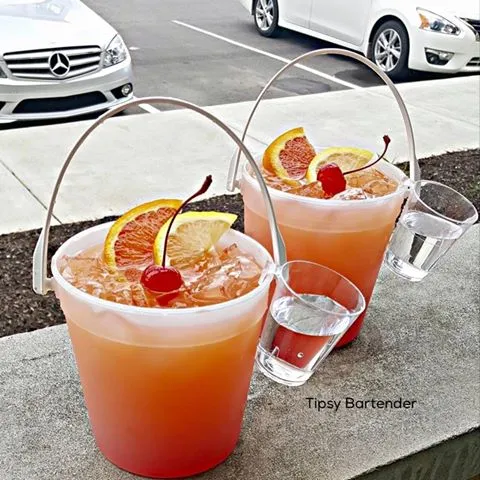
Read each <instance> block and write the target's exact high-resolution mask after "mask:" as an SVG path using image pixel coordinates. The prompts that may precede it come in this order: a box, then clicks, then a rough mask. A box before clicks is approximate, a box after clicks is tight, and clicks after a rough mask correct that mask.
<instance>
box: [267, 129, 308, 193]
mask: <svg viewBox="0 0 480 480" xmlns="http://www.w3.org/2000/svg"><path fill="white" fill-rule="evenodd" d="M313 157H315V149H314V148H313V147H312V145H310V142H309V141H308V140H307V137H306V136H305V131H304V130H303V128H302V127H298V128H294V129H292V130H289V131H288V132H285V133H283V134H282V135H280V136H279V137H278V138H276V139H275V140H274V141H273V142H272V143H271V144H270V145H269V146H268V147H267V149H266V150H265V154H264V155H263V167H264V168H265V169H266V170H268V171H270V172H273V173H275V174H276V175H277V176H278V177H279V178H281V179H282V180H283V181H284V182H286V183H292V184H296V183H297V181H298V180H300V179H302V178H303V177H304V176H305V174H306V173H307V168H308V165H309V164H310V162H311V161H312V159H313Z"/></svg>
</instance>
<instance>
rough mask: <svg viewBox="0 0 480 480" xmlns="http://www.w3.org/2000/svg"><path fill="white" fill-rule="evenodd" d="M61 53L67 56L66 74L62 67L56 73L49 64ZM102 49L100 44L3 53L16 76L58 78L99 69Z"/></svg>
mask: <svg viewBox="0 0 480 480" xmlns="http://www.w3.org/2000/svg"><path fill="white" fill-rule="evenodd" d="M55 53H59V54H62V55H64V56H65V57H66V58H67V63H68V64H69V67H70V68H69V70H68V72H67V73H66V74H64V72H63V71H62V70H61V69H60V71H59V72H57V73H60V75H58V74H57V75H56V74H55V73H54V72H53V71H52V70H51V69H50V65H49V60H50V57H52V55H53V54H55ZM101 53H102V49H101V48H100V47H98V46H87V47H65V48H55V49H53V50H52V49H46V50H30V51H24V52H10V53H5V54H4V55H3V59H4V60H5V62H6V64H7V67H8V69H9V70H10V72H11V73H12V75H13V76H14V77H18V78H38V79H45V80H53V79H55V80H58V79H64V78H72V77H78V76H79V75H85V74H86V73H90V72H93V71H95V70H97V69H98V68H99V66H100V60H101Z"/></svg>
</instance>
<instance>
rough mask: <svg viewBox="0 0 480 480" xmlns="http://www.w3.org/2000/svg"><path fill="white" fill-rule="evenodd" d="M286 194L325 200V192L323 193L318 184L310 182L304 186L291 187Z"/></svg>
mask: <svg viewBox="0 0 480 480" xmlns="http://www.w3.org/2000/svg"><path fill="white" fill-rule="evenodd" d="M288 193H293V194H294V195H300V196H302V197H310V198H325V192H324V191H323V188H322V185H321V183H320V182H311V183H307V184H305V185H300V186H296V187H292V188H290V189H289V190H288Z"/></svg>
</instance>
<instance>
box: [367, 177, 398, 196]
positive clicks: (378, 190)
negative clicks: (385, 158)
mask: <svg viewBox="0 0 480 480" xmlns="http://www.w3.org/2000/svg"><path fill="white" fill-rule="evenodd" d="M396 188H397V187H396V185H394V184H393V183H392V182H388V181H385V180H380V179H379V180H372V181H371V182H368V183H367V184H365V185H364V186H363V190H364V192H365V193H366V194H368V195H370V196H372V197H383V196H384V195H388V194H389V193H392V192H394V191H395V190H396Z"/></svg>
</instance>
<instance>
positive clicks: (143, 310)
mask: <svg viewBox="0 0 480 480" xmlns="http://www.w3.org/2000/svg"><path fill="white" fill-rule="evenodd" d="M113 223H114V222H106V223H102V224H100V225H96V226H94V227H90V228H87V229H86V230H83V231H81V232H79V233H77V234H75V235H73V236H72V237H70V238H69V239H68V240H66V241H65V242H64V243H62V245H61V246H60V247H59V248H58V249H57V251H56V252H55V254H54V255H53V257H52V260H51V263H50V265H51V269H52V275H53V280H54V283H55V284H58V285H59V286H60V287H61V288H62V289H63V290H65V291H66V292H67V293H68V294H70V295H71V296H72V297H74V298H77V299H80V300H83V301H85V302H87V303H89V304H90V305H91V306H94V307H97V308H98V309H103V310H110V311H113V312H116V313H123V314H127V313H129V314H141V315H144V316H148V317H171V316H182V315H196V314H197V315H198V314H204V313H210V312H218V311H221V310H223V309H226V308H229V307H235V306H236V305H239V304H241V303H243V302H245V301H248V300H249V299H253V298H255V297H257V296H259V295H260V294H262V293H264V291H265V290H267V291H268V289H269V288H270V284H271V281H272V279H273V276H274V274H273V269H272V272H269V268H268V266H269V265H272V266H273V265H274V261H273V259H272V256H271V255H270V253H269V252H268V250H267V249H266V248H265V247H264V246H263V245H261V244H260V243H259V242H257V241H256V240H254V239H253V238H251V237H249V236H248V235H245V234H244V233H242V232H239V231H238V230H234V229H232V228H231V229H230V230H229V231H228V232H233V233H234V235H235V236H239V237H240V238H242V239H245V240H247V242H250V243H255V244H256V246H257V247H258V248H259V250H260V252H261V253H262V254H264V255H265V258H266V263H265V266H264V270H265V271H266V272H267V274H266V275H263V276H261V277H260V281H261V283H260V284H259V285H258V286H256V287H255V288H254V289H253V290H251V291H250V292H248V293H247V294H245V295H242V296H241V297H238V298H234V299H232V300H227V301H226V302H222V303H216V304H214V305H205V306H199V307H188V308H154V307H139V306H136V305H125V304H122V303H117V302H113V301H111V300H104V299H103V298H99V297H95V296H94V295H90V294H88V293H86V292H83V291H82V290H80V289H78V288H77V287H75V286H73V285H72V284H71V283H70V282H69V281H68V280H67V279H65V278H64V277H63V275H62V274H61V273H60V271H59V269H58V267H57V263H58V261H59V260H60V259H61V258H62V257H63V256H64V255H65V252H64V251H65V249H66V248H67V246H68V245H69V243H70V242H72V241H73V240H80V239H82V238H83V237H87V236H89V235H91V234H93V233H97V232H98V231H100V230H107V227H108V228H109V227H110V226H111V225H112V224H113Z"/></svg>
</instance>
